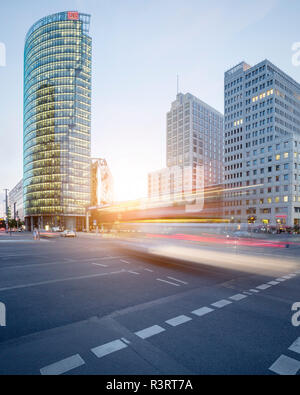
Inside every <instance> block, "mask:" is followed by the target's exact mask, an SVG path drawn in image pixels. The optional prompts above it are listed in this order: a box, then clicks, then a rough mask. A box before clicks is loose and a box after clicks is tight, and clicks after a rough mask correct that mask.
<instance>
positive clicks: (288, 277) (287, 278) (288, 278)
mask: <svg viewBox="0 0 300 395" xmlns="http://www.w3.org/2000/svg"><path fill="white" fill-rule="evenodd" d="M282 278H285V279H286V280H290V279H291V278H292V277H291V276H290V275H288V276H282Z"/></svg>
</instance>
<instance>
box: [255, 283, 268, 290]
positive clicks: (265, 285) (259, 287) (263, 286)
mask: <svg viewBox="0 0 300 395" xmlns="http://www.w3.org/2000/svg"><path fill="white" fill-rule="evenodd" d="M256 288H257V289H260V290H262V291H264V290H266V289H268V288H271V285H268V284H263V285H259V286H258V287H256Z"/></svg>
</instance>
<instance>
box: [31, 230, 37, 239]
mask: <svg viewBox="0 0 300 395" xmlns="http://www.w3.org/2000/svg"><path fill="white" fill-rule="evenodd" d="M32 234H33V240H36V236H37V234H36V229H35V228H34V229H33V233H32Z"/></svg>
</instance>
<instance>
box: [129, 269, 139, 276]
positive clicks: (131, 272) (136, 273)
mask: <svg viewBox="0 0 300 395" xmlns="http://www.w3.org/2000/svg"><path fill="white" fill-rule="evenodd" d="M128 273H130V274H135V275H137V276H139V275H140V273H138V272H133V271H132V270H130V271H128Z"/></svg>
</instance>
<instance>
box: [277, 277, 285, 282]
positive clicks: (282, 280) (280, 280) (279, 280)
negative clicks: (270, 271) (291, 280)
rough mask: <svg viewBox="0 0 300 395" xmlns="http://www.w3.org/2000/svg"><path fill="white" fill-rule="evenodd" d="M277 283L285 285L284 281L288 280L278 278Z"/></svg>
mask: <svg viewBox="0 0 300 395" xmlns="http://www.w3.org/2000/svg"><path fill="white" fill-rule="evenodd" d="M276 281H278V282H280V283H283V282H284V281H286V279H285V278H276Z"/></svg>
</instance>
